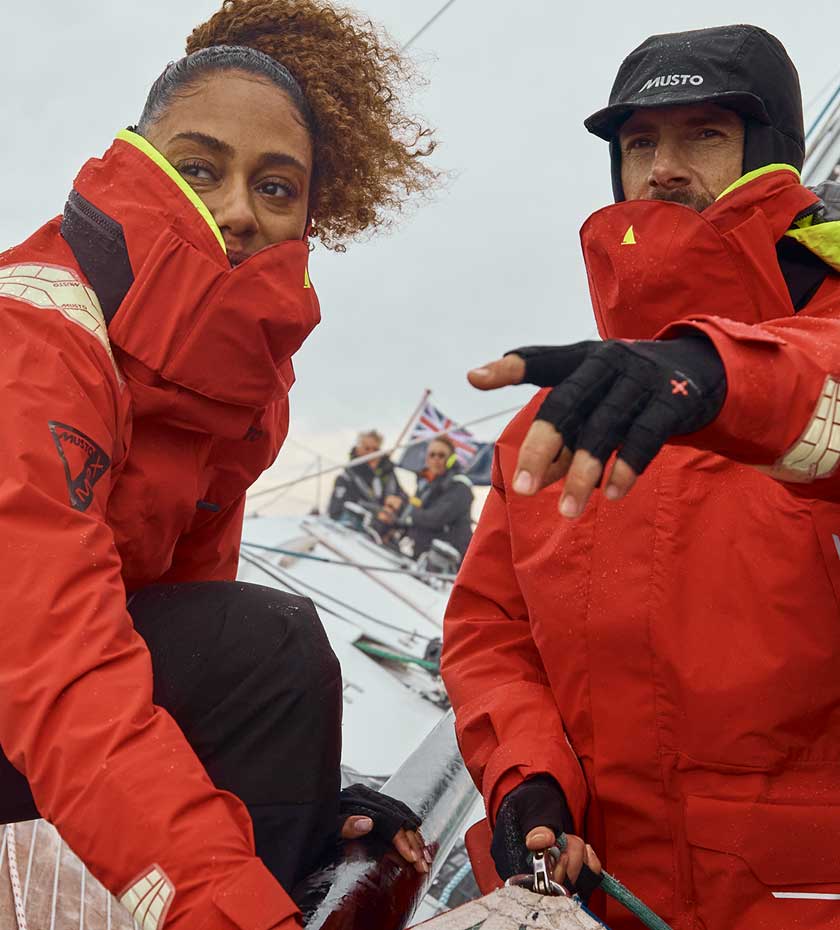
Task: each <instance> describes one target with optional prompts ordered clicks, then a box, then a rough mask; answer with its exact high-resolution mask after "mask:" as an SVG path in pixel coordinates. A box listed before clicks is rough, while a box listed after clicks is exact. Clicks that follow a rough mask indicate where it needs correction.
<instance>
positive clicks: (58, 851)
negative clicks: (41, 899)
mask: <svg viewBox="0 0 840 930" xmlns="http://www.w3.org/2000/svg"><path fill="white" fill-rule="evenodd" d="M56 839H57V840H58V844H57V846H56V847H55V874H54V875H53V890H52V905H51V906H50V930H55V915H56V911H57V909H58V873H59V872H60V871H61V837H60V836H58V835H56Z"/></svg>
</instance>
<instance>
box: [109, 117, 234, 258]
mask: <svg viewBox="0 0 840 930" xmlns="http://www.w3.org/2000/svg"><path fill="white" fill-rule="evenodd" d="M117 138H118V139H120V140H121V141H122V142H127V143H128V144H129V145H133V146H134V148H136V149H139V150H140V151H141V152H142V153H143V154H144V155H146V156H148V157H149V158H150V159H151V160H152V161H153V162H154V163H155V164H156V165H157V166H158V168H160V169H161V171H163V172H164V174H166V175H167V176H168V177H169V178H170V179H171V180H173V181H174V182H175V183H176V184H177V185H178V187H179V188H180V190H181V192H182V193H183V194H184V196H185V197H186V198H187V200H189V202H190V203H191V204H192V205H193V206H194V207H195V208H196V210H198V212H199V214H200V215H201V216H202V218H203V219H204V221H205V222H206V223H207V225H208V226H209V227H210V229H211V231H212V232H213V235H214V236H215V237H216V239H217V240H218V242H219V245H220V246H221V247H222V251H223V252H224V253H225V254H227V248H226V247H225V240H224V237H223V236H222V231H221V230H220V229H219V226H218V223H216V221H215V220H214V219H213V214H212V213H211V212H210V211H209V210H208V209H207V205H206V204H205V203H204V201H203V200H202V199H201V198H200V197H199V196H198V194H196V192H195V191H194V190H193V189H192V188H191V187H190V185H189V184H188V183H187V182H186V180H185V179H184V177H183V176H182V175H181V174H180V173H179V172H178V171H177V170H176V169H175V167H174V166H173V165H171V164H170V163H169V162H168V161H167V160H166V159H165V158H164V157H163V155H161V153H160V152H159V151H158V150H157V149H156V148H155V147H154V146H153V145H152V144H151V143H150V142H149V141H148V140H147V139H144V138H143V136H141V135H138V134H137V133H136V132H132V131H131V130H130V129H121V130H120V131H119V132H118V133H117Z"/></svg>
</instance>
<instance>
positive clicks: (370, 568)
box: [242, 539, 455, 581]
mask: <svg viewBox="0 0 840 930" xmlns="http://www.w3.org/2000/svg"><path fill="white" fill-rule="evenodd" d="M242 545H243V546H250V547H251V549H261V550H263V551H264V552H276V553H278V554H279V555H288V556H292V557H293V558H295V559H309V560H310V561H312V562H324V563H325V564H326V565H340V566H342V567H343V568H358V569H359V571H365V572H390V573H391V574H394V575H411V576H412V577H413V578H421V577H422V578H440V579H441V580H442V581H454V580H455V575H449V574H446V573H445V572H427V571H424V570H423V569H420V568H416V569H415V568H385V567H384V566H382V565H364V564H362V563H361V562H353V561H347V562H342V561H341V559H329V558H327V557H326V556H324V555H312V554H311V553H309V552H298V550H297V549H282V548H280V547H279V546H263V545H261V544H260V543H252V542H248V540H247V539H243V540H242Z"/></svg>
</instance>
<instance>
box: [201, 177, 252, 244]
mask: <svg viewBox="0 0 840 930" xmlns="http://www.w3.org/2000/svg"><path fill="white" fill-rule="evenodd" d="M212 213H213V219H214V220H215V221H216V223H217V224H218V227H219V229H220V230H221V231H222V234H223V235H225V234H229V235H231V236H233V237H235V238H236V239H245V238H247V237H248V236H251V235H253V234H254V233H255V232H256V231H257V229H258V222H257V215H256V212H255V210H254V201H253V197H252V192H251V188H250V186H249V185H248V184H247V183H245V182H238V183H237V182H234V181H231V182H230V183H229V184H227V185H225V188H224V190H223V191H221V197H220V198H219V199H218V202H217V204H216V208H215V209H214V210H213V211H212Z"/></svg>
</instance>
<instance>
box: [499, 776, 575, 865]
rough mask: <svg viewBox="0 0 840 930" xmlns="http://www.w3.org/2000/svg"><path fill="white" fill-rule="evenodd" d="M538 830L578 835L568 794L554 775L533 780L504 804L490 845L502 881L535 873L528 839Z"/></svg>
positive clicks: (525, 782)
mask: <svg viewBox="0 0 840 930" xmlns="http://www.w3.org/2000/svg"><path fill="white" fill-rule="evenodd" d="M534 827H549V828H550V829H552V830H553V831H554V832H555V834H560V833H574V832H575V827H574V822H573V820H572V815H571V814H570V813H569V806H568V804H567V803H566V795H565V794H564V793H563V789H562V788H561V787H560V785H558V784H557V782H556V781H555V780H554V779H553V778H552V777H551V776H550V775H535V776H534V777H533V778H529V779H528V780H527V781H524V782H522V784H521V785H518V786H517V787H516V788H514V789H513V791H511V792H510V793H509V794H507V795H506V796H505V799H504V801H502V806H501V807H500V808H499V813H498V815H497V816H496V826H495V828H494V830H493V842H492V844H491V846H490V852H491V854H492V856H493V861H494V862H495V863H496V871H497V872H498V873H499V876H500V877H501V878H504V879H507V878H510V877H511V875H523V874H529V873H530V872H531V853H530V851H529V849H528V847H527V846H526V845H525V837H526V836H527V835H528V833H530V831H531V830H533V829H534Z"/></svg>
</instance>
